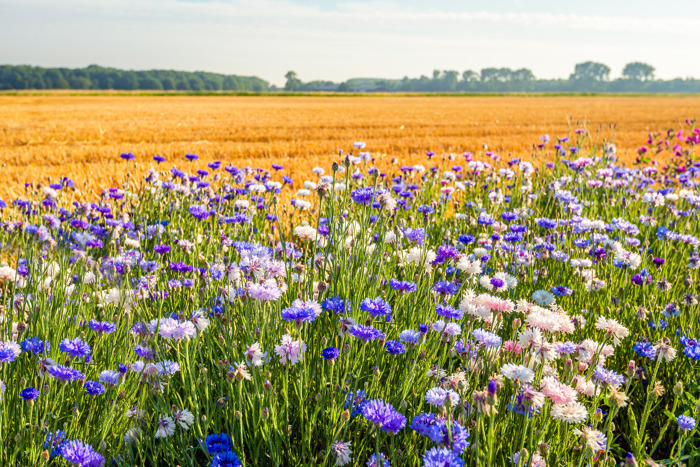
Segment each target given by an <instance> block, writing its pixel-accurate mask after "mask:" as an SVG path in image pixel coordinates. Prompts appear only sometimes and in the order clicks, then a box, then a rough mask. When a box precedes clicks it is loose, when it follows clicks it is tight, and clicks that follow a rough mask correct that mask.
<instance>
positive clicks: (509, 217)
mask: <svg viewBox="0 0 700 467" xmlns="http://www.w3.org/2000/svg"><path fill="white" fill-rule="evenodd" d="M501 219H503V222H513V221H514V220H517V219H518V215H517V214H516V213H514V212H504V213H501Z"/></svg>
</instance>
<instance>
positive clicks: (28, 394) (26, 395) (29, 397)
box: [19, 388, 39, 402]
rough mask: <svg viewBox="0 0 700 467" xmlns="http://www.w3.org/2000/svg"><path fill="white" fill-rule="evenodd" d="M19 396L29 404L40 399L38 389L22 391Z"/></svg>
mask: <svg viewBox="0 0 700 467" xmlns="http://www.w3.org/2000/svg"><path fill="white" fill-rule="evenodd" d="M19 395H20V396H21V397H22V399H24V400H25V401H27V402H31V401H33V400H34V399H36V398H37V397H39V390H38V389H37V388H26V389H22V391H21V392H20V393H19Z"/></svg>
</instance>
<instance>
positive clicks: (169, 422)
mask: <svg viewBox="0 0 700 467" xmlns="http://www.w3.org/2000/svg"><path fill="white" fill-rule="evenodd" d="M173 433H175V421H174V420H173V419H172V417H165V418H161V419H160V420H158V429H157V430H156V435H155V437H156V438H167V437H168V436H172V435H173Z"/></svg>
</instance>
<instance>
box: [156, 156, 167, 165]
mask: <svg viewBox="0 0 700 467" xmlns="http://www.w3.org/2000/svg"><path fill="white" fill-rule="evenodd" d="M153 160H154V161H156V162H157V163H158V164H160V163H161V162H165V157H163V156H153Z"/></svg>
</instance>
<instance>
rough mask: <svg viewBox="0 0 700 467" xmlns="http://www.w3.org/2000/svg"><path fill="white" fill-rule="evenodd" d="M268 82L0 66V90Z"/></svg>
mask: <svg viewBox="0 0 700 467" xmlns="http://www.w3.org/2000/svg"><path fill="white" fill-rule="evenodd" d="M269 87H270V85H269V83H268V82H267V81H265V80H263V79H260V78H257V77H254V76H253V77H251V76H236V75H222V74H217V73H207V72H202V71H197V72H186V71H173V70H145V71H133V70H119V69H117V68H105V67H101V66H98V65H90V66H88V67H86V68H77V69H73V68H42V67H36V66H26V65H20V66H12V65H0V89H6V90H7V89H95V90H110V89H116V90H125V91H134V90H148V91H251V92H263V91H267V90H269Z"/></svg>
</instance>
